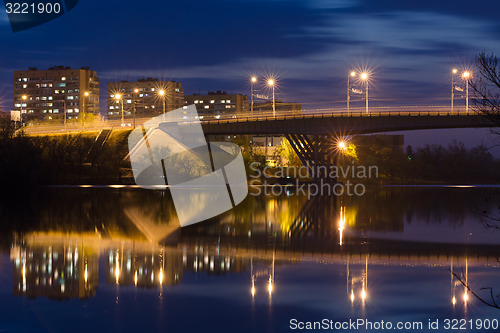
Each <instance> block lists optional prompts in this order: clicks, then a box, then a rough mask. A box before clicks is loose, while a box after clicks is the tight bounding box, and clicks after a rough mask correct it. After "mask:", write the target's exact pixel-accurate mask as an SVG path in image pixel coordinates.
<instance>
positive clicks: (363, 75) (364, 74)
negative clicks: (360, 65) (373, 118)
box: [361, 72, 368, 113]
mask: <svg viewBox="0 0 500 333" xmlns="http://www.w3.org/2000/svg"><path fill="white" fill-rule="evenodd" d="M361 80H363V81H365V82H366V113H368V73H366V72H363V73H361Z"/></svg>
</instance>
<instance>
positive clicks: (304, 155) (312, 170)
mask: <svg viewBox="0 0 500 333" xmlns="http://www.w3.org/2000/svg"><path fill="white" fill-rule="evenodd" d="M285 137H286V139H287V140H288V142H289V143H290V145H291V146H292V148H293V150H294V151H295V153H296V154H297V156H298V157H299V159H300V161H301V162H302V164H303V165H304V166H305V167H306V168H307V171H308V173H309V175H310V176H311V178H313V180H319V179H323V180H324V181H329V182H336V181H337V179H336V178H335V179H331V178H329V171H330V168H331V167H332V166H335V165H336V164H337V158H336V155H335V154H334V153H333V151H331V143H330V142H329V141H328V136H323V135H311V136H308V135H304V134H286V135H285Z"/></svg>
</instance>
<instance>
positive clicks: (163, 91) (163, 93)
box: [158, 89, 165, 118]
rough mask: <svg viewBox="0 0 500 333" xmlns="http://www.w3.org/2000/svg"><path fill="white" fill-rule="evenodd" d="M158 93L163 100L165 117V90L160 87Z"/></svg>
mask: <svg viewBox="0 0 500 333" xmlns="http://www.w3.org/2000/svg"><path fill="white" fill-rule="evenodd" d="M158 95H160V98H161V99H162V101H163V118H165V90H164V89H160V90H159V91H158Z"/></svg>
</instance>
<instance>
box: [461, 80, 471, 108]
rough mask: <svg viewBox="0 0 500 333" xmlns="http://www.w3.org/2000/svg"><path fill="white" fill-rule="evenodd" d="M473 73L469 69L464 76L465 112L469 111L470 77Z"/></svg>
mask: <svg viewBox="0 0 500 333" xmlns="http://www.w3.org/2000/svg"><path fill="white" fill-rule="evenodd" d="M470 76H471V74H470V72H468V71H465V72H463V74H462V78H463V79H464V80H465V112H466V113H469V78H470Z"/></svg>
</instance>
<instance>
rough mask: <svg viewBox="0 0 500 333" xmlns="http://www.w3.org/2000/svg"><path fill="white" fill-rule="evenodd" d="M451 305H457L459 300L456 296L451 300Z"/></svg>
mask: <svg viewBox="0 0 500 333" xmlns="http://www.w3.org/2000/svg"><path fill="white" fill-rule="evenodd" d="M451 304H453V305H455V304H457V298H456V297H455V296H453V298H452V299H451Z"/></svg>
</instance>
